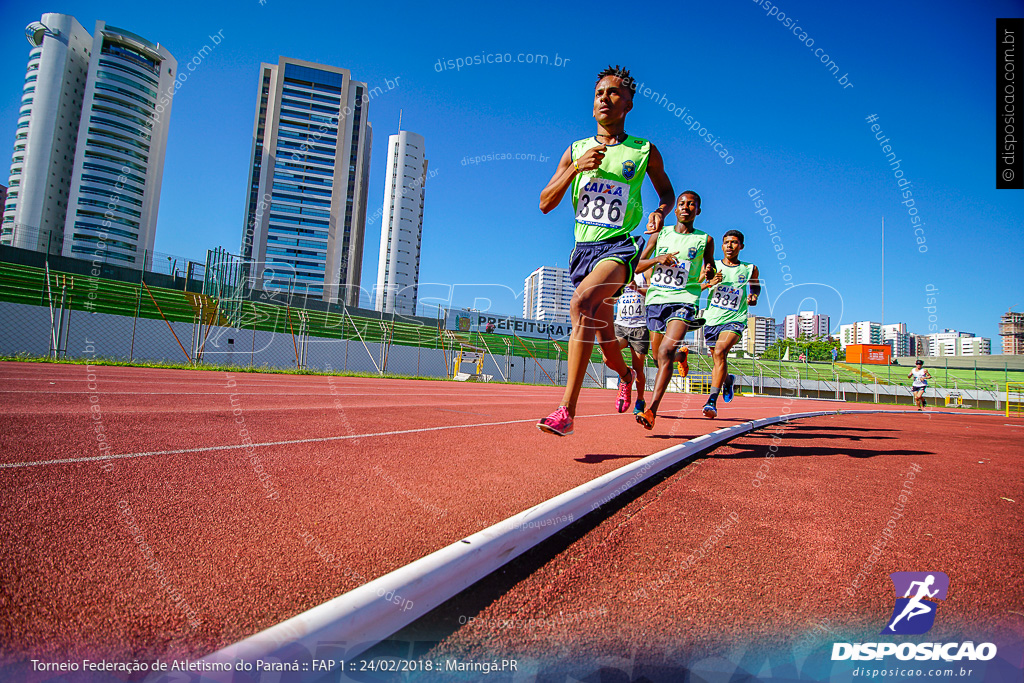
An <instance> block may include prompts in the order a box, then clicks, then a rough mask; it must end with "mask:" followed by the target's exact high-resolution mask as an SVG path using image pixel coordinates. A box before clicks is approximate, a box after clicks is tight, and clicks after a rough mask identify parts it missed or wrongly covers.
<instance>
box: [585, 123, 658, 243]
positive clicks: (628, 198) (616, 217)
mask: <svg viewBox="0 0 1024 683" xmlns="http://www.w3.org/2000/svg"><path fill="white" fill-rule="evenodd" d="M600 144H601V143H600V142H598V141H597V139H595V138H592V137H591V138H586V139H584V140H577V141H576V142H574V143H572V148H571V149H572V158H573V160H576V159H579V158H580V157H581V156H583V153H584V152H586V151H587V150H588V149H590V148H591V147H597V146H598V145H600ZM650 153H651V143H650V141H648V140H641V139H640V138H635V137H633V136H632V135H627V136H626V139H625V140H623V141H622V142H620V143H619V144H617V145H608V146H607V149H606V150H605V154H604V159H603V160H602V161H601V166H600V167H599V168H596V169H594V170H593V171H586V172H584V173H577V174H576V177H575V178H573V179H572V206H573V209H574V210H575V211H576V241H577V242H598V241H600V240H607V239H612V238H613V237H619V236H621V235H628V234H629V233H631V232H632V231H633V228H635V227H636V226H638V225H639V224H640V219H641V218H642V217H643V203H642V201H641V198H640V188H641V186H642V185H643V182H644V176H645V175H646V174H647V159H648V157H649V156H650Z"/></svg>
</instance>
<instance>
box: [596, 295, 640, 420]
mask: <svg viewBox="0 0 1024 683" xmlns="http://www.w3.org/2000/svg"><path fill="white" fill-rule="evenodd" d="M646 294H647V279H646V278H645V277H644V276H643V275H637V276H636V277H634V278H633V282H630V283H629V284H628V285H626V291H624V292H623V293H622V296H620V297H619V301H618V304H617V305H616V307H615V339H616V340H617V341H618V347H619V349H625V348H626V347H627V346H628V347H629V355H630V357H631V358H632V361H633V372H634V373H636V374H635V375H634V377H636V382H635V383H636V405H635V406H634V407H633V414H634V415H639V414H640V413H642V412H644V410H645V409H646V408H647V402H646V401H644V387H645V386H646V384H647V374H646V372H645V366H646V364H647V353H648V352H649V351H650V349H651V333H650V332H649V331H648V329H647V317H646V315H645V314H644V296H646ZM602 350H603V349H602ZM605 363H606V364H607V361H605ZM615 407H616V409H617V410H618V411H619V412H620V413H624V412H626V411H627V410H628V409H629V393H628V392H623V389H622V385H621V384H620V385H619V397H618V399H617V400H616V404H615Z"/></svg>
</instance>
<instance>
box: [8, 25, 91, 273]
mask: <svg viewBox="0 0 1024 683" xmlns="http://www.w3.org/2000/svg"><path fill="white" fill-rule="evenodd" d="M25 35H26V37H27V38H28V42H29V44H30V45H31V46H32V48H31V51H30V52H29V56H28V69H27V70H26V74H25V87H24V89H23V91H22V96H21V109H20V111H19V112H18V127H17V132H16V133H15V135H14V156H13V157H12V159H11V174H10V180H9V182H8V185H9V188H10V189H9V190H8V193H7V201H6V202H5V203H4V207H3V223H2V225H0V242H2V243H3V244H10V245H13V246H16V247H21V248H22V249H32V250H34V251H43V252H48V253H50V254H54V255H57V254H60V251H61V247H62V246H63V242H64V219H65V216H66V214H67V208H68V194H69V191H70V186H71V171H72V168H73V167H74V163H75V143H76V142H77V140H78V121H79V118H80V116H81V113H82V98H83V97H84V95H85V86H86V75H87V74H88V72H89V53H90V52H91V51H92V36H90V35H89V32H88V31H86V30H85V29H84V28H83V27H82V25H81V24H79V23H78V21H77V20H75V18H74V17H71V16H68V15H67V14H56V13H49V14H44V15H43V16H42V18H41V19H40V20H39V21H36V22H33V23H31V24H29V25H28V26H27V27H26V28H25Z"/></svg>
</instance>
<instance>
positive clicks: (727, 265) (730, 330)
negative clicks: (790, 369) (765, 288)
mask: <svg viewBox="0 0 1024 683" xmlns="http://www.w3.org/2000/svg"><path fill="white" fill-rule="evenodd" d="M742 249H743V233H742V232H740V231H739V230H729V231H728V232H726V233H725V235H724V236H723V237H722V254H723V256H724V258H722V259H721V260H720V261H718V262H717V263H716V265H717V266H718V272H717V273H715V275H714V277H712V278H711V279H710V280H708V281H707V282H705V283H702V284H701V289H707V290H708V305H707V307H706V308H705V311H704V318H705V323H704V341H706V342H707V344H708V346H711V345H712V344H713V345H714V348H713V350H712V355H713V356H714V359H715V367H714V370H712V371H711V393H710V394H709V395H708V402H707V404H705V406H704V410H703V412H704V417H710V418H714V417H717V416H718V393H719V391H721V393H722V399H723V400H724V401H725V402H726V403H728V402H729V401H731V400H732V394H733V388H732V385H733V382H734V381H735V379H736V378H735V377H733V376H732V375H730V374H729V351H730V350H732V347H733V346H734V345H735V344H736V342H738V341H739V340H740V336H741V335H742V334H743V330H744V329H745V328H746V327H747V307H748V306H755V305H757V297H758V295H760V293H761V283H760V282H759V281H758V274H757V266H755V265H754V264H753V263H744V262H742V261H740V251H741V250H742Z"/></svg>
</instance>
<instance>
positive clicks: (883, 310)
mask: <svg viewBox="0 0 1024 683" xmlns="http://www.w3.org/2000/svg"><path fill="white" fill-rule="evenodd" d="M882 339H883V340H884V339H885V216H882Z"/></svg>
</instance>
